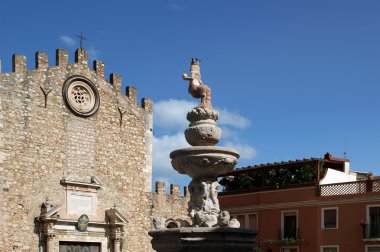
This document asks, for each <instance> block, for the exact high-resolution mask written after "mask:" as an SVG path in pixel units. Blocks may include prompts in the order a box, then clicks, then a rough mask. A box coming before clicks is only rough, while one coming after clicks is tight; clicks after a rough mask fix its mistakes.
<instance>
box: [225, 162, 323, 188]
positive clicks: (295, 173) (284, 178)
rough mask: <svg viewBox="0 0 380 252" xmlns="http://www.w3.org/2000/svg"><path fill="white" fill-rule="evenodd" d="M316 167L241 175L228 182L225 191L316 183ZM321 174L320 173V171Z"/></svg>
mask: <svg viewBox="0 0 380 252" xmlns="http://www.w3.org/2000/svg"><path fill="white" fill-rule="evenodd" d="M316 171H317V166H316V165H310V164H309V165H303V166H298V167H291V168H278V167H276V168H272V169H268V170H267V169H260V170H256V171H251V172H250V173H242V174H240V175H237V176H235V177H234V179H233V181H232V182H229V184H228V186H227V191H232V190H241V189H250V188H262V187H275V188H280V187H284V186H287V185H296V184H306V183H313V182H315V181H316ZM321 172H322V171H321Z"/></svg>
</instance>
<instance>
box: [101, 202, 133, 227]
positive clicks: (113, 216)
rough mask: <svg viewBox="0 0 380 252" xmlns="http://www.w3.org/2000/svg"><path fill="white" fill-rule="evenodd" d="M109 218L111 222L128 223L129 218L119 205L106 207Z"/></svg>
mask: <svg viewBox="0 0 380 252" xmlns="http://www.w3.org/2000/svg"><path fill="white" fill-rule="evenodd" d="M106 216H107V220H108V221H109V223H111V224H118V225H126V224H128V220H127V219H126V218H125V217H124V216H123V215H122V214H121V213H120V212H119V211H118V209H117V207H116V206H115V207H113V208H110V209H106Z"/></svg>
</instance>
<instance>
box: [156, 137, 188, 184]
mask: <svg viewBox="0 0 380 252" xmlns="http://www.w3.org/2000/svg"><path fill="white" fill-rule="evenodd" d="M183 147H189V144H188V143H187V142H186V140H185V136H184V134H183V133H182V132H178V133H177V134H175V135H165V136H162V137H154V139H153V188H154V186H155V185H154V183H155V182H156V181H162V182H165V183H166V186H167V187H168V186H169V185H170V184H181V185H182V186H184V185H187V184H188V183H189V180H190V178H189V177H188V176H187V175H182V174H179V173H178V172H177V171H176V170H174V168H173V167H172V164H171V159H170V157H169V155H170V152H172V151H174V150H176V149H179V148H183Z"/></svg>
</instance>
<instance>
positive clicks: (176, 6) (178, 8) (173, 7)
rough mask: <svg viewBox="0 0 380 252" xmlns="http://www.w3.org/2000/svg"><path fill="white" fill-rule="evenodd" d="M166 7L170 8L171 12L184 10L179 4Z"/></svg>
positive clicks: (170, 4)
mask: <svg viewBox="0 0 380 252" xmlns="http://www.w3.org/2000/svg"><path fill="white" fill-rule="evenodd" d="M166 7H168V8H169V9H171V10H174V11H180V10H182V9H183V8H182V6H180V5H179V4H176V3H169V4H167V5H166Z"/></svg>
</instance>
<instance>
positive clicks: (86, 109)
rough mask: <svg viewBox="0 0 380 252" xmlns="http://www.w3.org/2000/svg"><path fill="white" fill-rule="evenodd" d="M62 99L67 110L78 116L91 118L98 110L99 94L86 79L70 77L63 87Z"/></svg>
mask: <svg viewBox="0 0 380 252" xmlns="http://www.w3.org/2000/svg"><path fill="white" fill-rule="evenodd" d="M63 99H64V100H65V102H66V105H67V106H68V107H69V109H70V110H71V111H72V112H73V113H74V114H76V115H79V116H85V117H86V116H91V115H93V114H94V113H95V112H96V111H97V110H98V108H99V103H100V99H99V93H98V91H97V89H96V87H95V85H94V84H93V83H92V82H91V81H90V80H88V79H87V78H84V77H81V76H72V77H70V78H69V79H67V80H66V82H65V84H64V86H63Z"/></svg>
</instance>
